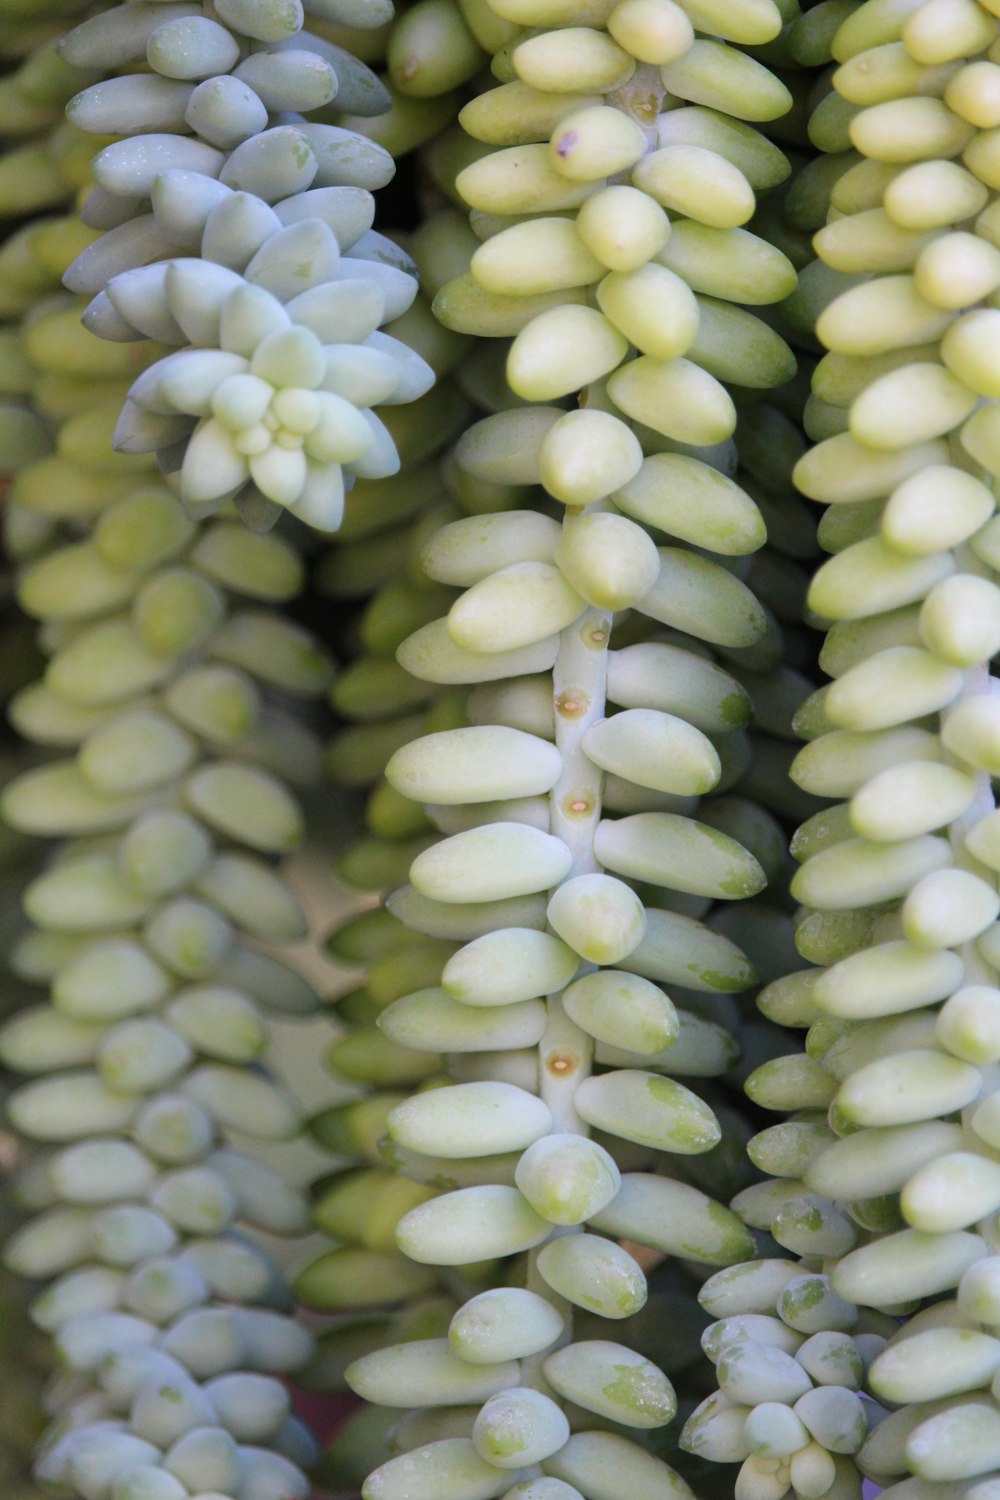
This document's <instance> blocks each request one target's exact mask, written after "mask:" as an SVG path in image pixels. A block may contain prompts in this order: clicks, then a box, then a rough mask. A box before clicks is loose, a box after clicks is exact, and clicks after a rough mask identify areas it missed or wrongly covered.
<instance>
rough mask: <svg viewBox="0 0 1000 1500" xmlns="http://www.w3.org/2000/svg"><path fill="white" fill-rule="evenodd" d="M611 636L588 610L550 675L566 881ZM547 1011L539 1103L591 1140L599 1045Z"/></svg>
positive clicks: (584, 868)
mask: <svg viewBox="0 0 1000 1500" xmlns="http://www.w3.org/2000/svg"><path fill="white" fill-rule="evenodd" d="M610 634H611V616H610V614H609V613H607V611H605V610H598V609H588V610H587V612H586V614H584V615H583V616H581V618H580V619H578V620H576V621H575V622H574V623H573V624H572V625H569V626H567V628H566V629H565V630H564V631H563V633H562V636H561V637H560V640H559V654H558V656H557V657H556V662H555V666H554V667H553V670H552V691H553V696H554V702H555V718H556V745H557V747H558V749H559V752H560V754H561V756H562V773H561V775H560V777H559V780H558V781H557V782H556V784H555V786H554V787H553V789H552V791H551V793H550V817H549V827H550V830H551V832H552V833H554V834H555V835H556V836H557V837H558V838H561V839H562V840H563V842H564V843H565V844H566V845H567V847H568V848H569V849H570V850H571V852H572V855H573V866H572V869H571V870H570V872H569V874H568V875H567V877H566V878H567V879H568V880H571V879H572V878H573V877H574V876H575V875H589V874H591V873H592V872H593V871H595V870H597V869H598V868H599V866H598V864H597V861H596V860H595V858H594V830H595V829H596V827H597V824H598V822H599V821H600V817H601V783H602V772H601V771H600V769H599V768H598V767H597V766H595V765H594V763H593V761H591V760H590V759H588V757H587V756H586V755H585V754H584V750H583V737H584V735H585V733H586V732H587V730H588V729H589V728H590V726H591V725H592V724H595V723H596V722H597V721H598V720H599V719H603V718H604V715H605V700H606V692H607V676H608V637H609V636H610ZM593 967H594V966H593V965H586V966H585V968H593ZM546 1004H547V1006H548V1024H547V1025H546V1028H545V1032H544V1035H543V1036H542V1039H541V1041H540V1043H539V1069H540V1073H541V1096H542V1098H543V1099H544V1100H545V1103H546V1104H547V1105H548V1106H549V1109H550V1110H551V1111H552V1130H553V1132H555V1133H563V1132H575V1133H577V1134H580V1135H586V1134H587V1127H586V1125H585V1124H584V1122H583V1121H582V1120H581V1119H580V1117H579V1115H578V1114H577V1112H576V1110H575V1108H574V1106H573V1100H574V1098H575V1096H576V1091H577V1088H578V1087H579V1085H580V1084H581V1083H582V1081H583V1080H584V1079H585V1078H586V1077H587V1076H588V1074H589V1072H590V1065H591V1060H592V1056H593V1042H592V1040H591V1038H590V1037H589V1036H588V1035H587V1033H586V1032H585V1031H581V1030H580V1027H579V1026H577V1025H576V1024H575V1023H574V1022H573V1021H571V1020H570V1018H569V1016H568V1015H567V1014H566V1012H565V1010H564V1009H563V1003H562V995H561V993H559V994H554V995H549V996H548V997H547V1001H546ZM553 1232H554V1233H555V1234H574V1233H578V1232H579V1230H578V1229H575V1228H566V1229H562V1228H557V1229H555V1230H554V1231H553ZM536 1253H537V1252H534V1251H533V1252H532V1254H531V1257H530V1259H529V1262H528V1286H529V1287H530V1288H531V1290H532V1291H536V1292H538V1293H539V1294H540V1295H542V1296H544V1297H547V1298H548V1300H549V1301H550V1302H553V1303H554V1304H555V1305H556V1306H557V1307H558V1308H559V1310H560V1312H561V1313H562V1314H563V1316H564V1317H565V1319H566V1329H565V1332H564V1334H563V1337H562V1340H561V1342H562V1343H568V1342H569V1340H570V1338H571V1337H572V1334H571V1327H572V1307H571V1305H570V1303H568V1302H566V1301H565V1299H564V1298H562V1297H557V1296H556V1295H555V1293H554V1292H553V1291H552V1289H551V1288H550V1287H549V1286H548V1285H547V1284H546V1283H545V1281H544V1280H543V1279H542V1277H541V1276H540V1275H539V1273H538V1269H537V1266H536V1264H535V1257H536ZM548 1352H550V1351H546V1353H548ZM544 1358H545V1355H535V1356H534V1357H533V1358H531V1359H526V1360H524V1361H523V1363H522V1375H521V1383H522V1384H523V1385H531V1386H535V1387H536V1388H538V1389H543V1390H544V1389H546V1386H545V1381H544V1379H543V1377H542V1373H541V1366H542V1361H543V1359H544Z"/></svg>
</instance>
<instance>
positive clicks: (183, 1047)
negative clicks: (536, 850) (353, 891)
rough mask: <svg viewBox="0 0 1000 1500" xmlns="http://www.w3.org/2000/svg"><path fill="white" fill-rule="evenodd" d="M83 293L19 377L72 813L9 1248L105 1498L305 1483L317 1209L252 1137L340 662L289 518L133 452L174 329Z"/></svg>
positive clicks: (50, 686) (70, 1441) (276, 1105)
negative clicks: (324, 724)
mask: <svg viewBox="0 0 1000 1500" xmlns="http://www.w3.org/2000/svg"><path fill="white" fill-rule="evenodd" d="M39 232H40V233H41V231H39ZM78 311H79V309H78V305H77V304H76V302H75V299H73V298H70V297H67V296H66V295H65V294H63V295H60V296H58V297H56V298H54V299H46V300H43V301H42V303H41V304H40V305H39V306H37V307H35V308H33V309H32V310H31V311H30V312H29V313H28V316H27V317H26V319H25V321H24V324H23V327H22V330H21V338H20V353H21V365H20V369H21V372H22V376H23V377H24V378H23V379H22V382H21V385H20V387H19V391H18V395H19V399H20V400H22V401H24V402H25V403H26V404H30V405H31V406H32V408H33V409H34V410H35V411H36V412H37V413H38V414H39V415H40V416H41V418H42V419H43V422H44V424H45V426H46V427H47V429H48V431H49V433H50V434H51V440H52V449H53V451H52V452H51V453H50V454H48V455H46V456H43V457H40V458H37V459H35V460H34V461H33V462H30V463H28V464H27V465H26V466H25V467H24V468H22V469H21V470H19V471H18V473H17V474H16V475H15V476H14V479H13V485H12V495H13V497H14V498H13V500H12V502H11V504H10V506H9V507H8V532H7V538H8V542H9V543H10V544H11V545H12V550H13V552H14V553H15V555H16V556H17V558H18V560H19V563H20V573H19V578H18V596H19V602H20V604H21V607H22V609H24V610H25V611H26V613H27V614H28V615H29V616H31V617H32V618H33V619H34V620H36V621H38V622H39V641H40V645H41V648H42V651H43V653H44V656H45V657H46V658H47V663H46V667H45V672H44V675H43V677H42V678H41V680H40V681H38V682H35V683H33V684H31V685H30V686H28V687H25V688H23V689H21V690H20V691H19V692H18V693H17V694H16V695H15V697H14V699H13V702H12V705H11V718H12V721H13V724H14V727H15V728H16V730H17V731H18V732H19V733H20V734H21V735H22V736H23V737H24V738H25V739H27V740H29V741H32V742H34V743H35V744H37V745H39V746H42V747H44V748H45V749H46V750H48V751H49V752H55V753H56V757H57V758H55V759H47V760H45V761H44V762H42V763H40V764H37V765H36V766H34V767H33V768H31V769H28V770H26V771H23V772H22V773H21V774H19V775H17V776H15V777H14V779H13V780H12V781H10V782H9V784H8V785H7V788H6V791H5V794H4V814H5V817H6V820H7V822H8V823H9V824H10V825H11V826H13V827H14V828H15V829H16V830H18V831H19V832H20V833H23V834H30V835H35V836H43V837H46V838H48V839H56V840H60V841H61V842H59V843H57V844H56V845H55V846H54V848H53V849H52V851H51V853H50V856H49V858H48V860H47V861H46V863H45V865H44V867H43V868H42V869H41V870H40V871H38V872H34V873H33V875H32V877H31V878H30V879H29V880H28V882H27V885H26V888H25V889H24V890H23V893H22V904H23V908H24V912H25V915H26V917H27V919H28V922H29V924H30V926H29V927H28V929H27V930H26V931H25V932H24V933H23V934H22V935H21V936H20V937H19V938H18V940H17V941H16V943H15V944H14V945H13V948H12V959H11V961H12V965H13V968H14V971H15V973H16V975H17V976H18V979H19V980H20V981H21V982H22V983H23V984H28V985H32V986H38V985H42V986H44V987H45V988H46V989H47V991H48V995H47V998H46V997H45V996H44V994H43V995H39V994H38V992H37V990H36V992H35V994H34V995H33V996H32V998H31V1003H29V1004H27V1005H26V1006H24V1007H23V1008H21V1009H19V1010H17V1011H15V1012H14V1013H13V1014H12V1015H11V1016H10V1017H9V1018H8V1019H7V1020H6V1022H5V1024H4V1026H3V1028H2V1031H0V1055H2V1060H3V1062H4V1064H5V1066H6V1067H7V1068H8V1069H9V1070H10V1071H11V1072H15V1073H18V1074H20V1075H23V1080H24V1081H22V1082H21V1083H20V1084H19V1086H18V1087H17V1088H16V1089H15V1090H14V1092H13V1093H12V1095H11V1097H10V1099H9V1101H8V1114H9V1118H10V1120H11V1122H12V1124H13V1125H14V1126H15V1127H16V1128H17V1129H18V1130H19V1131H20V1132H21V1134H22V1135H23V1136H24V1137H26V1138H27V1139H28V1140H29V1141H31V1142H33V1143H34V1147H35V1150H34V1155H33V1157H32V1159H31V1161H30V1165H29V1175H28V1178H27V1179H26V1181H25V1184H24V1187H23V1189H22V1191H23V1192H24V1193H25V1194H27V1201H28V1203H29V1204H30V1207H31V1209H32V1217H30V1218H29V1219H28V1220H27V1222H26V1223H25V1224H24V1225H23V1226H21V1227H20V1228H18V1229H17V1230H16V1231H15V1233H14V1234H13V1236H12V1237H11V1238H10V1239H9V1241H8V1244H7V1247H6V1260H7V1264H8V1266H9V1267H10V1268H11V1269H13V1270H16V1271H17V1272H18V1273H19V1274H21V1275H22V1276H27V1277H28V1278H30V1279H31V1280H32V1281H34V1282H35V1283H36V1287H37V1289H36V1294H35V1295H34V1297H33V1299H32V1303H31V1316H32V1319H33V1321H34V1322H35V1323H36V1325H37V1326H38V1327H40V1328H41V1329H43V1330H44V1331H46V1332H47V1333H48V1334H50V1335H51V1336H52V1337H53V1339H54V1342H55V1346H56V1348H57V1350H58V1352H59V1354H60V1357H61V1359H62V1361H63V1363H64V1365H65V1366H66V1367H67V1368H66V1371H65V1373H64V1374H63V1375H62V1376H61V1377H60V1379H59V1380H58V1381H57V1382H56V1384H55V1385H54V1386H53V1387H52V1389H51V1391H50V1392H49V1394H48V1396H47V1400H46V1410H47V1413H48V1415H49V1416H50V1417H51V1418H52V1425H51V1428H50V1432H49V1434H48V1435H47V1437H46V1441H45V1444H44V1447H43V1450H42V1453H41V1455H40V1457H39V1460H38V1476H39V1481H40V1482H42V1483H44V1484H45V1485H48V1486H54V1487H55V1488H56V1489H57V1490H61V1491H62V1492H64V1493H66V1492H68V1493H71V1494H73V1495H78V1496H80V1497H82V1500H106V1497H109V1496H111V1495H113V1496H114V1500H135V1497H142V1500H149V1497H150V1496H155V1497H156V1500H160V1497H161V1496H163V1497H166V1500H175V1497H179V1496H182V1495H195V1496H197V1495H204V1494H209V1493H210V1494H213V1495H220V1494H221V1495H226V1496H230V1497H233V1500H287V1497H288V1496H293V1497H295V1496H299V1497H304V1496H306V1495H308V1493H309V1483H308V1481H307V1480H306V1478H305V1474H304V1470H305V1468H306V1467H308V1466H309V1464H310V1463H311V1461H312V1458H313V1456H314V1447H313V1443H312V1439H311V1438H310V1437H309V1435H308V1434H307V1433H306V1432H305V1430H304V1428H303V1427H302V1426H301V1424H300V1423H298V1421H297V1420H296V1419H295V1418H294V1417H292V1416H291V1415H290V1398H289V1393H288V1390H287V1389H286V1386H285V1383H284V1378H285V1377H286V1376H288V1375H290V1374H292V1373H293V1372H294V1371H295V1370H296V1369H298V1368H300V1367H301V1366H302V1365H303V1364H304V1363H305V1362H306V1360H307V1359H308V1358H309V1357H310V1354H311V1348H312V1340H311V1336H310V1335H309V1334H308V1333H307V1331H306V1330H305V1328H304V1327H303V1326H301V1325H300V1324H299V1323H297V1322H296V1321H295V1320H294V1318H293V1317H292V1316H291V1315H290V1309H291V1306H292V1304H291V1299H290V1296H289V1293H288V1290H287V1287H286V1286H285V1283H284V1280H283V1276H282V1273H281V1271H280V1269H279V1267H278V1266H277V1265H276V1264H275V1263H274V1262H273V1261H272V1259H271V1258H270V1255H269V1253H268V1251H267V1250H265V1248H264V1247H263V1245H262V1244H261V1243H259V1235H260V1234H261V1233H263V1234H265V1235H267V1236H268V1237H270V1236H272V1235H278V1236H292V1237H295V1236H298V1235H299V1234H301V1233H303V1232H304V1230H305V1229H306V1227H307V1224H308V1218H307V1212H306V1205H305V1202H304V1199H303V1197H302V1195H301V1193H300V1192H299V1190H298V1189H297V1188H295V1187H294V1186H293V1185H292V1184H291V1183H289V1182H287V1181H286V1180H285V1178H284V1176H283V1175H282V1174H281V1173H279V1172H278V1171H276V1170H274V1169H273V1168H271V1167H269V1166H267V1165H266V1164H265V1162H264V1161H263V1160H260V1159H258V1157H257V1155H256V1154H255V1148H254V1144H253V1143H254V1142H269V1141H272V1140H273V1141H278V1140H285V1139H287V1140H294V1139H295V1138H296V1137H297V1136H298V1135H299V1133H300V1130H301V1120H300V1112H299V1107H298V1105H297V1104H296V1102H295V1100H294V1098H293V1097H292V1096H291V1094H290V1093H289V1092H288V1091H287V1090H286V1089H285V1088H284V1086H283V1085H282V1083H281V1082H280V1080H279V1079H278V1078H276V1077H273V1076H271V1073H270V1071H269V1070H268V1067H267V1065H266V1061H265V1053H266V1050H267V1047H268V1042H269V1022H268V1018H269V1017H270V1016H274V1017H277V1018H280V1019H282V1020H294V1019H295V1017H297V1016H301V1017H305V1016H308V1015H311V1014H312V1013H313V1012H314V1010H315V1008H316V1005H317V999H316V996H315V995H314V993H313V991H312V989H311V987H310V986H309V985H308V984H307V983H306V982H305V981H304V980H303V979H302V978H301V977H300V976H299V974H298V973H297V972H296V971H295V970H294V969H293V968H291V967H289V966H287V965H286V964H284V963H282V962H281V961H279V960H278V959H277V958H275V957H273V956H271V954H270V953H269V952H265V951H262V950H261V948H260V947H259V946H258V945H259V944H265V945H267V946H268V948H270V947H272V946H273V945H275V944H278V945H281V944H285V943H288V942H295V941H298V940H300V939H301V938H302V937H303V936H305V933H306V927H305V919H304V916H303V913H302V911H301V909H300V907H299V904H298V901H297V899H296V897H295V894H294V892H293V891H292V889H291V888H290V886H289V885H288V883H287V881H286V880H285V878H284V877H283V875H282V874H281V871H280V868H279V867H278V862H279V861H280V859H281V857H282V856H283V855H285V854H287V853H288V852H290V851H291V850H292V849H293V848H294V847H295V846H296V845H297V843H298V842H299V841H300V839H301V836H302V831H303V819H302V814H301V811H300V809H299V806H298V802H297V798H296V796H295V794H294V792H293V791H291V790H290V789H289V786H288V785H287V783H288V782H289V781H291V782H292V783H297V784H301V785H302V786H308V785H309V784H311V783H312V781H313V780H314V779H315V776H316V774H317V772H318V766H319V754H318V746H317V743H316V741H315V739H314V737H313V734H312V732H311V730H310V728H309V727H308V725H307V724H306V723H303V722H302V719H303V715H302V709H301V708H300V707H299V704H300V702H302V701H303V700H304V701H305V703H308V701H309V700H310V699H315V698H318V697H320V696H321V695H322V693H323V692H324V691H325V690H326V687H327V684H328V681H329V676H330V671H331V668H330V664H329V662H328V660H327V658H326V657H325V655H324V653H323V652H322V650H321V649H320V648H319V647H318V645H317V643H316V642H315V641H314V640H313V639H312V638H311V637H310V636H309V635H308V633H307V632H306V631H304V630H303V629H302V628H301V627H299V626H298V625H296V624H293V623H292V622H291V621H289V620H286V619H284V618H282V617H281V615H280V614H278V613H277V610H276V606H278V605H280V604H282V603H285V602H286V601H289V600H291V599H292V598H293V597H294V596H295V594H296V593H297V592H298V590H299V588H300V586H301V577H302V567H301V562H300V560H299V558H298V556H297V554H296V552H295V550H294V548H293V547H292V546H291V545H290V544H289V543H288V542H287V541H285V540H284V539H283V538H281V537H280V536H279V535H278V534H273V535H268V536H262V535H255V534H254V533H252V532H250V531H247V530H245V529H244V528H243V527H242V526H241V525H240V524H239V521H238V519H235V518H234V516H233V514H232V512H223V513H222V514H220V515H218V516H216V517H213V519H212V520H211V522H209V523H208V524H202V525H200V526H199V525H198V524H197V523H196V522H193V521H192V520H191V519H190V518H189V517H188V516H187V515H186V514H185V512H184V510H183V508H182V506H181V505H180V503H179V501H178V499H177V497H176V495H175V493H174V492H173V490H172V489H171V487H170V484H169V483H168V482H167V481H165V480H164V479H163V478H162V476H161V475H160V473H159V471H158V470H157V469H156V467H155V465H154V464H153V462H152V460H150V459H149V458H148V457H146V456H145V455H135V454H132V455H123V454H116V453H115V452H113V451H112V449H111V447H110V444H109V441H108V439H109V433H110V427H111V425H112V424H113V420H114V419H113V416H111V415H110V414H109V412H108V405H109V401H108V396H109V393H110V392H111V391H112V390H113V389H114V387H115V386H116V385H117V386H118V388H119V391H120V385H121V383H122V381H123V377H124V378H129V379H130V378H131V377H132V376H133V375H134V373H135V370H136V368H137V365H138V364H139V363H141V360H143V359H145V358H146V357H147V355H148V354H153V355H154V356H155V353H156V350H155V349H153V348H143V349H141V350H140V351H138V352H139V355H140V359H139V361H137V360H136V358H135V354H136V352H137V351H135V349H134V347H132V346H122V345H115V344H107V343H104V342H102V341H100V340H98V339H97V338H95V337H94V336H93V335H92V334H90V333H89V332H88V331H87V330H86V329H84V328H82V327H81V326H80V323H79V317H78ZM4 348H5V358H6V355H7V354H10V353H11V349H12V343H10V342H9V341H5V344H4ZM12 367H13V355H12V354H11V368H12ZM11 378H13V377H11ZM115 399H116V400H120V395H119V396H118V397H117V398H115ZM234 1137H238V1140H239V1143H240V1144H237V1139H235V1138H234ZM244 1140H247V1141H249V1142H250V1145H249V1147H246V1146H244V1145H243V1144H242V1142H243V1141H244ZM39 1283H40V1284H41V1285H37V1284H39Z"/></svg>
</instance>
